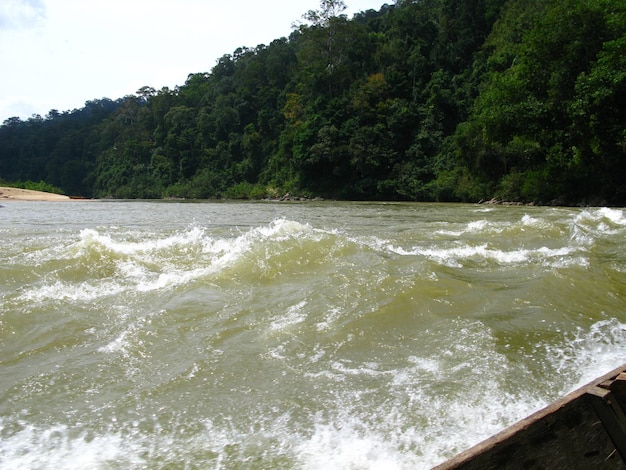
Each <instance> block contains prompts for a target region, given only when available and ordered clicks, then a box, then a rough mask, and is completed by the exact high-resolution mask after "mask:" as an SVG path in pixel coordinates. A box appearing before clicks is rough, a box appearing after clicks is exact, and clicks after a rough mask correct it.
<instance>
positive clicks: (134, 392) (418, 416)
mask: <svg viewBox="0 0 626 470" xmlns="http://www.w3.org/2000/svg"><path fill="white" fill-rule="evenodd" d="M3 204H4V206H5V207H3V208H0V235H1V237H2V241H3V243H2V250H1V251H0V260H1V262H0V378H1V380H0V468H2V469H12V468H15V469H24V468H29V469H38V468H42V469H44V468H45V469H48V468H50V469H52V468H54V469H57V468H65V469H85V468H95V469H100V468H102V469H127V468H132V469H161V468H181V469H183V468H184V469H192V468H202V469H207V468H211V469H322V468H324V469H326V468H333V469H386V470H387V469H394V468H395V469H416V468H417V469H420V468H423V469H427V468H430V467H432V466H433V465H436V464H438V463H441V462H442V461H444V460H445V459H447V458H449V457H452V456H453V455H455V454H456V453H458V452H459V451H461V450H463V449H465V448H467V447H468V446H471V445H472V444H475V443H477V442H479V441H480V440H482V439H484V438H486V437H488V436H490V435H491V434H493V433H495V432H497V431H499V430H501V429H503V428H504V427H506V426H508V425H510V424H512V423H514V422H515V421H516V420H519V419H520V418H522V417H524V416H526V415H527V414H529V413H531V412H533V411H535V410H537V409H539V408H541V407H543V406H544V405H546V404H548V403H550V402H551V401H553V400H555V399H556V398H558V397H560V396H561V395H563V394H564V393H566V392H568V391H570V390H572V389H574V388H577V387H578V386H580V385H582V384H584V383H586V382H588V381H590V380H591V379H593V378H595V377H596V376H598V375H600V374H602V373H604V372H607V371H609V370H611V369H613V368H615V367H617V366H620V365H621V364H622V363H624V362H626V349H625V348H626V252H625V250H624V248H625V245H626V244H625V236H626V215H625V212H624V210H623V209H610V208H585V209H568V208H545V207H501V206H479V205H461V204H459V205H456V204H448V205H444V204H396V203H389V204H383V203H335V202H319V203H318V202H310V203H268V202H258V203H209V202H203V203H184V202H165V201H162V202H123V201H89V202H65V203H43V202H18V201H14V202H4V203H3Z"/></svg>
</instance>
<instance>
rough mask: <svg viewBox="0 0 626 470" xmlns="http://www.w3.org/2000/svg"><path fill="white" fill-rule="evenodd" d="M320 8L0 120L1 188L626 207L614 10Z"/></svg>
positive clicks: (620, 8)
mask: <svg viewBox="0 0 626 470" xmlns="http://www.w3.org/2000/svg"><path fill="white" fill-rule="evenodd" d="M344 10H345V4H344V3H343V2H341V1H334V0H322V1H321V3H320V8H319V9H318V10H311V11H309V12H307V13H305V15H304V16H303V18H304V19H305V23H303V24H300V25H299V26H297V27H296V28H295V29H294V31H293V32H292V34H291V35H290V37H289V38H280V39H277V40H275V41H273V42H271V43H270V44H269V45H263V44H261V45H258V46H256V47H254V48H248V47H240V48H238V49H236V50H235V51H233V53H232V54H226V55H224V56H222V57H221V58H219V59H218V61H217V62H216V64H215V65H214V67H213V68H212V69H211V71H210V72H203V73H194V74H190V75H189V76H188V77H187V80H186V82H185V83H184V84H183V85H181V86H178V87H176V88H175V89H173V90H170V89H168V88H163V89H161V90H156V89H154V88H152V87H147V86H146V87H142V88H140V89H139V90H138V91H137V93H136V95H132V96H126V97H124V98H121V99H118V100H116V101H111V100H109V99H102V100H94V101H89V102H87V103H85V107H84V108H83V109H80V110H74V111H71V112H64V113H59V112H58V111H56V110H51V111H50V113H49V114H48V115H47V116H46V117H45V118H42V117H41V116H33V117H32V118H30V119H28V120H27V121H21V120H20V119H18V118H11V119H8V120H7V121H5V123H4V125H2V126H0V177H2V178H3V179H4V180H6V181H25V180H31V181H45V182H46V184H50V185H53V186H56V187H58V188H62V190H63V192H65V193H67V194H72V195H83V196H96V197H116V198H161V197H172V198H195V199H207V198H234V199H241V198H244V199H261V198H266V197H271V198H275V197H281V196H283V195H284V194H286V193H290V194H292V195H303V194H308V195H321V196H327V197H335V198H344V199H388V200H423V201H477V200H480V199H490V198H492V197H494V196H495V197H498V198H502V199H512V200H520V201H535V202H550V201H554V200H557V201H561V202H566V203H580V202H585V201H602V202H606V203H611V204H623V203H624V202H626V158H625V157H626V155H625V154H626V124H625V122H626V120H625V119H624V116H625V114H624V113H625V111H624V109H625V107H626V5H625V4H624V2H620V1H618V0H420V1H408V0H407V1H398V2H395V4H394V5H392V6H389V5H384V6H383V7H382V8H381V10H380V11H374V10H369V11H367V12H361V13H359V14H357V15H356V16H355V17H354V18H353V19H352V20H349V19H348V18H347V17H346V16H345V15H343V14H342V13H343V11H344Z"/></svg>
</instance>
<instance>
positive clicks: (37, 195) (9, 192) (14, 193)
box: [0, 186, 71, 201]
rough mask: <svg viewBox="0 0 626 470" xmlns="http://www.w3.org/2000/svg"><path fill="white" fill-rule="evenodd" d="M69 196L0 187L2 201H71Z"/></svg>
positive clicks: (0, 199)
mask: <svg viewBox="0 0 626 470" xmlns="http://www.w3.org/2000/svg"><path fill="white" fill-rule="evenodd" d="M69 200H71V198H70V197H69V196H64V195H62V194H54V193H46V192H44V191H33V190H30V189H22V188H9V187H6V186H0V201H69Z"/></svg>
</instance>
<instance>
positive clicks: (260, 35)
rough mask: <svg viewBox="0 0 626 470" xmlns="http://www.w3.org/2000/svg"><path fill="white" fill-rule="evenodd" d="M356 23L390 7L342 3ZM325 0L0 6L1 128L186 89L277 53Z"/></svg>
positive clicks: (24, 1)
mask: <svg viewBox="0 0 626 470" xmlns="http://www.w3.org/2000/svg"><path fill="white" fill-rule="evenodd" d="M344 3H345V4H346V5H347V6H348V10H347V11H346V12H345V13H346V14H347V15H348V17H352V15H353V14H354V13H356V12H358V11H363V10H368V9H375V10H378V9H380V7H381V6H382V5H383V4H384V3H390V4H391V3H393V1H392V0H389V1H387V2H385V1H384V0H344ZM319 5H320V4H319V0H264V1H259V0H238V1H232V0H231V1H228V0H227V1H224V0H220V1H215V0H0V70H1V72H0V124H1V123H2V122H4V121H5V120H6V119H8V118H9V117H13V116H17V117H20V118H22V119H27V118H28V117H30V116H32V115H33V114H40V115H42V116H45V115H46V114H47V113H48V111H50V110H51V109H56V110H58V111H61V112H62V111H67V110H71V109H75V108H81V107H82V106H84V104H85V101H88V100H92V99H99V98H105V97H106V98H111V99H117V98H120V97H123V96H125V95H129V94H132V93H134V92H135V91H137V90H138V89H139V88H140V87H142V86H145V85H147V86H151V87H154V88H156V89H160V88H162V87H164V86H168V87H170V88H173V87H175V86H176V85H182V84H183V83H184V82H185V80H186V78H187V75H188V74H189V73H194V72H208V71H210V70H211V68H212V67H213V65H214V64H215V61H216V60H217V59H218V58H219V57H221V56H222V55H224V54H230V53H232V52H233V51H234V50H235V49H236V48H237V47H240V46H247V47H254V46H256V45H258V44H269V43H270V42H271V41H272V40H274V39H277V38H280V37H282V36H288V35H289V34H290V33H291V31H292V29H291V25H292V24H293V23H294V22H297V21H299V20H300V19H301V17H302V15H303V14H304V13H305V12H306V11H308V10H311V9H318V8H319Z"/></svg>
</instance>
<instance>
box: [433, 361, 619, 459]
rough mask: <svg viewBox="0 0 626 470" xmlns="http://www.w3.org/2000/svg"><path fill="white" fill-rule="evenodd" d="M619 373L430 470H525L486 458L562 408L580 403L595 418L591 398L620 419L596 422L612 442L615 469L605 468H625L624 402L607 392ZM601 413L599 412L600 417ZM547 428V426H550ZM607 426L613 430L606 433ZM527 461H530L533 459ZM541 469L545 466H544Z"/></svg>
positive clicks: (601, 379)
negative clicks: (479, 469) (489, 469)
mask: <svg viewBox="0 0 626 470" xmlns="http://www.w3.org/2000/svg"><path fill="white" fill-rule="evenodd" d="M623 373H626V364H624V365H622V366H620V367H617V368H615V369H613V370H611V371H610V372H607V373H606V374H604V375H602V376H600V377H598V378H596V379H594V380H592V381H591V382H589V383H588V384H586V385H583V386H582V387H580V388H578V389H576V390H574V391H572V392H570V393H569V394H567V395H565V396H563V397H562V398H560V399H558V400H556V401H554V402H553V403H551V404H549V405H548V406H546V407H544V408H542V409H540V410H538V411H536V412H534V413H532V414H531V415H529V416H527V417H526V418H523V419H521V420H520V421H518V422H517V423H515V424H513V425H511V426H510V427H508V428H506V429H504V430H502V431H500V432H498V433H497V434H494V435H493V436H491V437H489V438H487V439H485V440H484V441H482V442H479V443H478V444H476V445H474V446H472V447H470V448H469V449H467V450H465V451H462V452H461V453H459V454H457V455H456V456H454V457H452V458H451V459H449V460H447V461H445V462H443V463H442V464H440V465H438V466H436V467H434V468H433V470H453V469H454V470H460V469H463V470H466V469H472V468H482V469H487V468H494V469H495V468H526V467H527V466H528V461H527V462H526V463H525V464H524V465H522V464H521V463H520V465H517V464H516V463H515V462H514V461H512V460H511V461H509V462H508V463H509V464H506V465H505V466H504V467H503V466H502V465H503V464H502V459H500V460H499V461H498V463H497V465H496V464H494V465H493V466H490V465H488V464H487V465H486V462H488V461H489V457H488V454H490V453H495V451H496V450H497V449H498V448H501V447H504V446H505V445H507V443H508V444H509V447H510V444H511V441H512V440H515V439H517V440H518V441H519V440H520V435H521V434H529V433H530V431H529V430H530V428H531V427H533V426H536V425H538V423H543V422H545V421H546V420H549V419H558V414H559V413H560V412H561V411H562V410H564V409H565V408H568V407H570V406H571V405H572V404H573V403H577V402H581V403H582V402H583V401H584V406H585V407H589V408H594V410H595V412H596V414H598V409H597V406H598V405H597V403H596V402H597V400H596V399H595V398H598V399H599V400H600V401H603V402H607V403H608V405H609V406H611V407H612V408H611V413H609V414H610V415H613V414H614V413H613V411H615V412H616V413H617V414H618V415H620V416H617V418H616V421H617V423H613V421H614V420H613V417H612V416H609V417H608V420H609V421H611V423H609V424H608V425H607V423H606V422H605V420H603V419H601V418H599V419H598V423H599V422H602V426H603V427H604V428H605V430H606V431H607V437H608V438H609V440H611V441H613V442H612V443H611V444H612V447H614V451H613V452H612V453H611V455H610V457H611V458H612V460H613V461H615V460H619V464H617V466H615V465H613V466H609V467H607V468H626V465H624V460H625V459H626V419H623V418H624V414H623V411H626V410H621V409H620V408H624V407H625V404H626V401H625V400H623V399H622V400H617V399H615V397H614V396H613V395H611V390H610V387H611V384H612V383H613V382H614V381H615V379H616V378H617V377H618V376H620V374H623ZM624 375H626V374H624ZM624 384H626V382H624ZM607 390H608V393H607ZM618 401H621V402H622V403H624V404H622V406H621V407H620V405H619V404H618V403H617V402H618ZM615 405H617V409H616V410H613V408H615V407H616V406H615ZM600 408H601V409H603V408H604V406H602V405H600ZM602 413H603V411H600V414H602ZM620 421H621V422H620ZM548 426H550V424H549V425H548ZM607 426H608V427H610V428H613V429H607ZM615 434H617V436H615ZM616 439H617V440H621V441H623V442H618V443H617V444H616V443H615V442H614V441H615V440H616ZM521 445H523V444H521ZM620 446H622V447H623V448H622V449H621V450H622V453H620V452H619V450H620V449H618V447H620ZM517 447H520V444H517ZM530 460H532V461H534V460H533V459H530ZM479 461H480V462H479ZM518 463H519V462H518ZM542 465H545V462H544V463H543V464H542ZM585 465H586V464H585ZM538 468H540V467H538ZM588 468H589V467H588Z"/></svg>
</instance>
